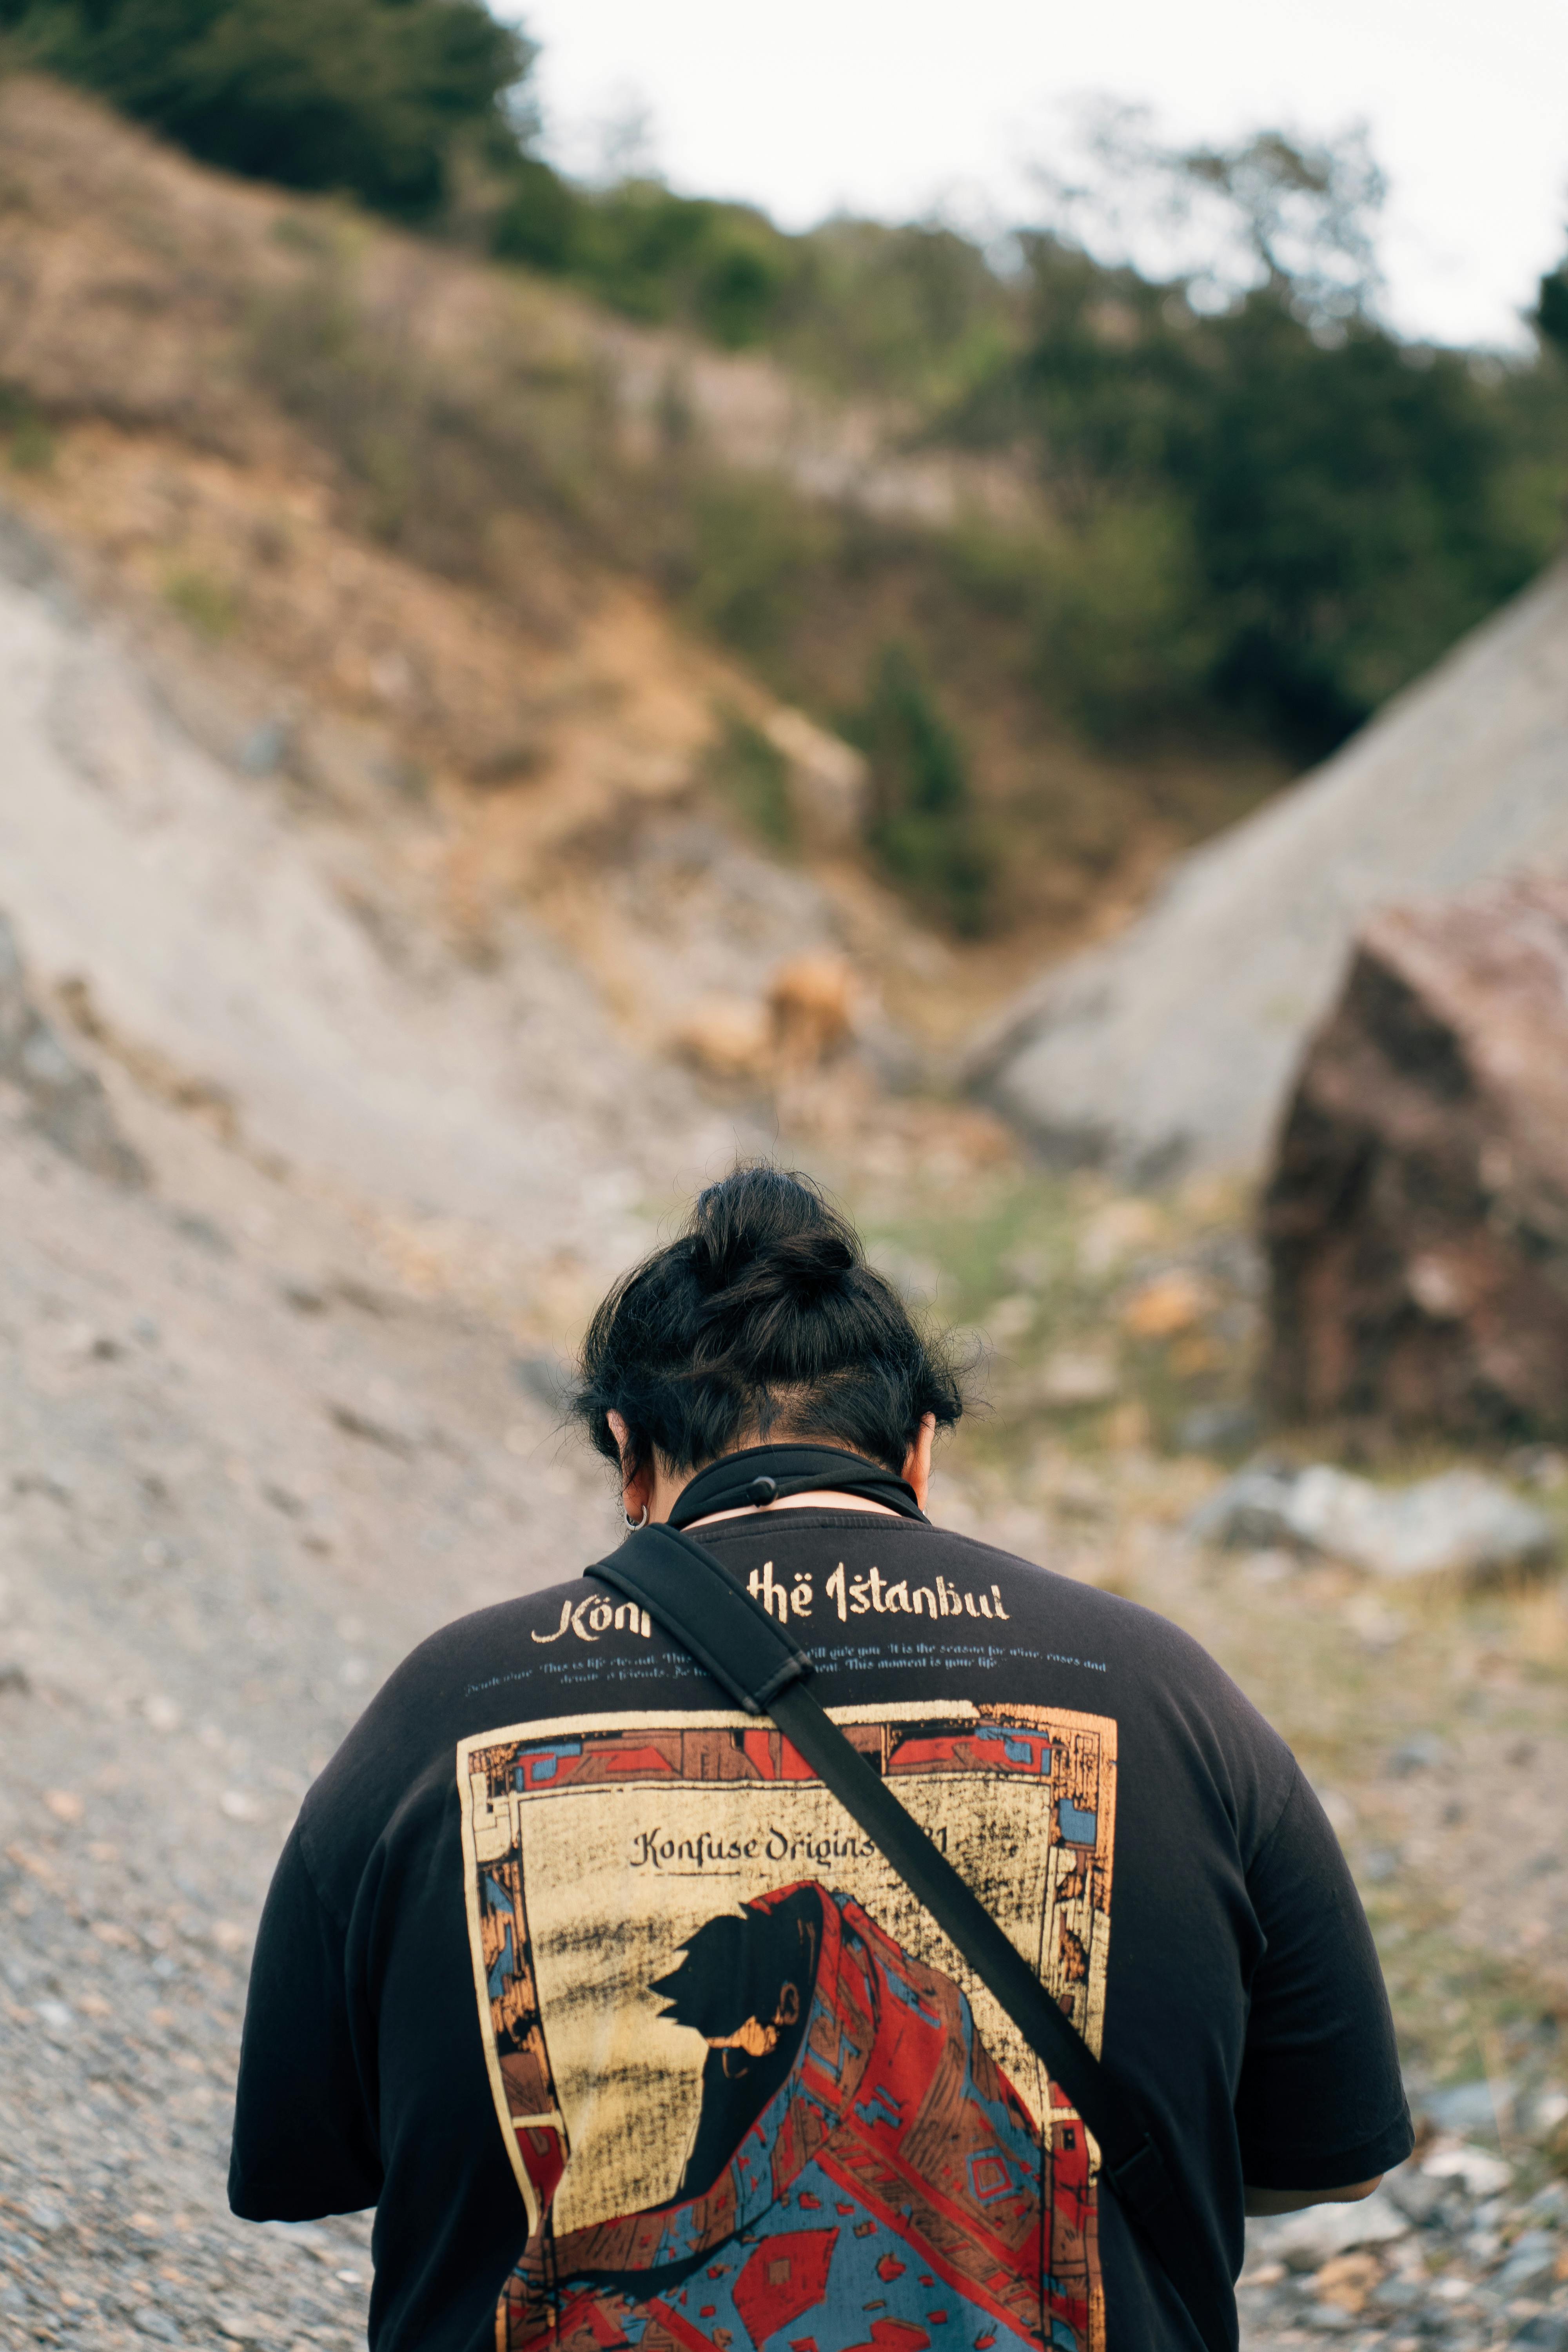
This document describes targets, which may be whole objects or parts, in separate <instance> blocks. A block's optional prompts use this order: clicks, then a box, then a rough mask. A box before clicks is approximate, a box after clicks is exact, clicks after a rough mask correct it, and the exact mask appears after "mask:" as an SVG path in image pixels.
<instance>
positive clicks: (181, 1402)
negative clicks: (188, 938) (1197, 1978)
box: [0, 1088, 1568, 2352]
mask: <svg viewBox="0 0 1568 2352" xmlns="http://www.w3.org/2000/svg"><path fill="white" fill-rule="evenodd" d="M134 1140H135V1141H136V1143H137V1145H138V1148H139V1149H140V1150H142V1152H143V1155H144V1156H145V1157H146V1158H147V1160H149V1162H150V1164H152V1166H153V1169H154V1171H160V1170H161V1171H163V1172H162V1175H161V1176H160V1177H159V1179H158V1181H157V1182H156V1183H155V1184H154V1186H153V1189H152V1190H150V1191H147V1192H117V1191H115V1190H113V1189H112V1188H110V1187H109V1186H107V1185H106V1184H104V1183H102V1182H100V1181H99V1180H97V1179H95V1178H93V1177H92V1176H90V1175H89V1174H88V1173H86V1172H85V1171H83V1170H81V1169H79V1168H78V1167H77V1166H75V1165H74V1164H73V1163H72V1162H70V1161H69V1160H66V1159H64V1158H62V1157H61V1156H60V1155H59V1154H58V1152H57V1151H55V1150H53V1149H52V1148H51V1147H50V1146H48V1145H47V1144H46V1143H45V1142H43V1141H42V1140H41V1139H39V1138H38V1137H37V1135H36V1134H35V1133H33V1132H32V1131H31V1130H30V1129H29V1128H28V1127H27V1125H26V1118H25V1116H24V1111H23V1107H22V1105H21V1103H20V1101H19V1099H18V1098H15V1097H7V1096H6V1092H5V1089H4V1088H0V1198H3V1199H4V1201H5V1212H6V1213H5V1220H4V1225H3V1229H0V1910H3V1912H4V1918H5V1931H4V1936H3V1937H0V2345H4V2346H10V2345H16V2346H18V2347H21V2346H26V2345H27V2344H30V2343H63V2344H69V2345H75V2346H81V2347H91V2352H97V2347H111V2346H117V2345H127V2344H131V2343H132V2342H134V2341H136V2340H138V2339H140V2338H150V2339H152V2340H153V2342H162V2343H167V2344H185V2345H191V2346H221V2345H222V2344H223V2343H225V2342H230V2343H255V2344H258V2345H261V2346H268V2347H271V2346H278V2347H304V2346H306V2345H310V2344H322V2345H333V2344H348V2343H351V2342H356V2341H362V2340H363V2324H364V2301H365V2293H366V2286H367V2283H368V2273H369V2263H368V2234H369V2233H368V2220H367V2218H366V2217H350V2218H347V2219H343V2220H340V2221H329V2222H325V2223H322V2224H320V2225H316V2226H312V2227H310V2228H303V2229H281V2228H268V2229H257V2228H254V2227H251V2226H248V2225H246V2224H243V2223H240V2222H237V2221H233V2220H232V2219H231V2218H230V2217H229V2215H228V2213H227V2211H226V2204H225V2195H224V2178H225V2169H226V2152H227V2139H228V2131H229V2120H230V2098H231V2091H232V2084H233V2077H234V2067H235V2060H236V2055H237V2036H238V2029H239V2022H240V2017H241V2013H242V2009H243V2001H244V1989H245V1975H246V1967H247V1955H248V1949H249V1941H250V1936H251V1932H252V1929H253V1927H254V1923H255V1920H256V1917H257V1915H258V1909H259V1906H260V1902H261V1899H262V1895H263V1894H264V1891H265V1887H266V1884H267V1879H268V1873H269V1871H270V1868H271V1864H272V1861H273V1858H274V1856H275V1854H276V1853H277V1850H278V1847H279V1843H280V1842H281V1839H282V1837H283V1835H284V1833H285V1831H286V1829H287V1826H288V1824H289V1820H290V1819H291V1817H292V1815H293V1812H294V1810H295V1808H296V1806H297V1804H298V1801H299V1799H300V1796H301V1795H302V1793H303V1791H304V1790H305V1788H306V1787H307V1785H308V1783H309V1780H310V1777H311V1776H312V1775H313V1774H314V1773H315V1772H316V1771H317V1770H319V1769H320V1768H321V1764H322V1762H323V1761H324V1760H325V1759H326V1757H327V1756H328V1755H329V1754H330V1753H331V1748H333V1746H334V1745H335V1744H336V1742H337V1741H338V1740H339V1739H340V1738H341V1737H342V1733H343V1732H344V1730H345V1729H346V1728H347V1727H348V1725H349V1723H350V1721H351V1720H352V1719H353V1716H354V1714H355V1713H356V1712H357V1710H358V1709H359V1707H360V1706H362V1705H363V1701H364V1699H365V1697H366V1696H368V1695H369V1693H370V1692H371V1691H372V1690H373V1689H374V1686H375V1685H376V1683H377V1682H378V1681H379V1680H380V1678H381V1676H382V1675H384V1673H385V1672H386V1671H387V1670H388V1669H389V1668H390V1667H391V1665H392V1664H395V1661H396V1660H397V1659H398V1658H399V1657H400V1656H401V1655H403V1654H405V1651H406V1650H407V1649H408V1648H409V1647H410V1646H411V1645H412V1644H413V1643H415V1642H416V1641H417V1640H418V1639H419V1638H420V1637H421V1636H422V1634H424V1633H426V1632H427V1631H428V1630H429V1629H430V1628H431V1627H432V1626H434V1625H435V1624H437V1623H438V1622H442V1621H444V1620H445V1619H447V1618H449V1617H451V1616H453V1615H456V1614H458V1612H461V1611H462V1610H465V1609H468V1608H471V1607H475V1606H479V1605H482V1604H483V1603H484V1602H486V1601H490V1600H493V1599H495V1598H497V1597H499V1596H500V1594H501V1593H503V1592H505V1591H517V1590H520V1589H527V1587H528V1586H529V1585H531V1584H540V1583H544V1582H547V1581H549V1580H552V1578H554V1577H556V1576H559V1575H560V1574H561V1573H563V1570H566V1569H568V1568H569V1567H571V1566H573V1565H574V1564H576V1563H577V1562H578V1561H580V1560H581V1559H584V1558H586V1557H591V1556H592V1555H593V1553H594V1552H595V1551H596V1550H597V1549H602V1548H604V1546H605V1545H606V1544H607V1543H608V1542H609V1541H610V1540H611V1539H612V1538H613V1535H614V1530H615V1518H614V1513H613V1509H612V1507H611V1502H610V1497H609V1496H608V1495H607V1494H606V1492H605V1488H604V1486H603V1485H602V1484H601V1483H600V1481H599V1480H598V1478H597V1477H596V1475H595V1472H594V1471H593V1469H592V1468H591V1466H590V1465H587V1464H586V1463H585V1462H584V1461H583V1460H582V1459H581V1458H580V1457H576V1456H574V1454H572V1453H571V1452H570V1451H569V1450H568V1449H567V1448H566V1447H564V1446H563V1444H561V1443H560V1442H559V1440H558V1439H557V1437H556V1436H555V1434H554V1430H553V1424H552V1414H551V1411H550V1409H549V1407H548V1405H547V1404H546V1403H545V1402H542V1400H541V1391H542V1390H543V1391H547V1390H548V1364H547V1363H546V1362H543V1361H542V1360H540V1359H538V1358H531V1359H521V1360H520V1357H519V1355H518V1352H517V1349H516V1348H515V1347H514V1345H513V1344H512V1343H511V1342H510V1341H509V1339H507V1337H506V1335H505V1334H504V1332H503V1331H502V1330H500V1328H498V1326H497V1325H496V1324H495V1323H494V1322H493V1321H490V1320H488V1319H486V1318H484V1317H483V1316H481V1315H479V1313H477V1312H466V1311H463V1310H460V1309H459V1308H458V1307H453V1306H450V1305H447V1304H442V1303H439V1302H438V1301H435V1302H433V1301H431V1300H429V1299H422V1298H421V1297H418V1296H416V1295H415V1293H414V1292H413V1291H411V1290H409V1289H408V1288H406V1287H400V1286H399V1285H398V1283H397V1281H396V1279H395V1272H394V1270H393V1269H392V1268H391V1267H389V1265H388V1264H387V1262H386V1261H385V1260H384V1259H383V1258H379V1257H378V1256H377V1255H376V1254H375V1251H374V1248H373V1247H372V1246H371V1244H369V1243H367V1242H366V1241H365V1239H364V1234H363V1221H360V1222H356V1221H355V1220H354V1219H353V1218H351V1217H349V1216H347V1215H344V1214H342V1213H339V1212H338V1211H336V1210H334V1209H332V1208H331V1205H330V1204H323V1203H322V1202H320V1201H312V1200H310V1199H307V1198H305V1197H303V1196H302V1195H301V1194H300V1193H298V1192H293V1191H290V1190H289V1187H288V1186H287V1185H286V1184H284V1183H283V1182H282V1181H279V1180H277V1179H274V1178H269V1177H268V1176H266V1175H265V1174H263V1173H262V1172H260V1171H258V1170H257V1169H256V1168H255V1167H254V1166H253V1165H251V1164H250V1163H248V1162H247V1161H246V1160H244V1159H243V1158H242V1157H241V1156H240V1155H237V1154H236V1153H234V1152H232V1151H226V1150H223V1149H222V1148H221V1147H220V1146H219V1145H218V1144H217V1143H216V1141H212V1140H210V1139H206V1140H204V1139H202V1137H201V1136H200V1134H199V1132H198V1131H197V1130H196V1129H194V1128H193V1127H192V1125H191V1123H190V1122H189V1121H188V1120H187V1121H184V1122H183V1123H182V1122H180V1121H179V1120H178V1119H177V1118H176V1116H175V1114H174V1113H172V1112H166V1111H162V1110H152V1111H148V1112H146V1113H145V1115H144V1116H142V1118H140V1121H139V1123H138V1124H136V1128H135V1134H134ZM176 1147H177V1148H176ZM176 1166H177V1168H178V1171H179V1183H178V1186H177V1188H176V1186H175V1185H174V1182H173V1181H172V1179H171V1176H170V1171H171V1170H172V1169H174V1168H175V1167H176ZM954 1499H955V1501H956V1500H957V1499H958V1498H957V1496H956V1495H955V1497H954ZM1428 1777H1432V1778H1433V1780H1434V1788H1435V1789H1436V1767H1434V1768H1433V1769H1432V1773H1431V1775H1429V1776H1428ZM1398 1785H1399V1786H1400V1787H1401V1788H1404V1787H1405V1782H1403V1781H1402V1782H1400V1783H1399V1784H1398ZM1412 1785H1424V1783H1423V1782H1422V1776H1420V1775H1415V1776H1413V1777H1412ZM1439 1794H1440V1792H1439ZM1432 1802H1433V1803H1434V1804H1436V1803H1437V1802H1438V1797H1437V1796H1434V1798H1433V1799H1432ZM1542 2032H1543V2033H1545V2032H1546V2029H1545V2028H1544V2027H1543V2029H1542ZM1547 2038H1548V2040H1549V2039H1550V2036H1549V2035H1548V2037H1547ZM1554 2063H1556V2061H1555V2056H1554V2053H1552V2051H1550V2050H1548V2049H1547V2048H1546V2044H1545V2042H1543V2043H1542V2050H1541V2051H1538V2052H1536V2053H1535V2055H1534V2057H1533V2058H1532V2059H1531V2071H1530V2072H1529V2080H1528V2084H1527V2087H1526V2089H1525V2091H1524V2093H1523V2094H1522V2095H1521V2101H1520V2103H1519V2104H1518V2105H1517V2106H1516V2109H1515V2111H1514V2112H1513V2113H1511V2114H1510V2116H1509V2118H1508V2123H1507V2131H1506V2134H1505V2136H1504V2138H1505V2145H1506V2147H1507V2149H1508V2155H1507V2157H1506V2158H1505V2157H1502V2156H1500V2155H1499V2154H1498V2153H1497V2152H1496V2151H1497V2146H1498V2134H1497V2129H1496V2123H1495V2120H1494V2119H1493V2117H1492V2116H1491V2112H1490V2107H1489V2100H1488V2095H1487V2092H1486V2088H1485V2086H1484V2085H1481V2086H1479V2090H1477V2091H1476V2092H1473V2093H1470V2094H1464V2095H1459V2096H1458V2103H1457V2104H1456V2100H1455V2097H1454V2096H1453V2095H1447V2097H1446V2098H1445V2097H1443V2096H1439V2097H1436V2098H1434V2099H1432V2100H1431V2101H1430V2102H1429V2103H1428V2105H1429V2106H1430V2109H1431V2116H1430V2124H1431V2126H1432V2130H1433V2131H1435V2135H1436V2136H1432V2132H1431V2131H1429V2135H1428V2137H1427V2139H1426V2141H1425V2142H1424V2144H1423V2148H1422V2152H1421V2156H1420V2158H1419V2159H1418V2160H1417V2161H1416V2162H1415V2164H1413V2165H1412V2166H1411V2167H1408V2168H1405V2176H1404V2177H1403V2178H1401V2179H1397V2180H1395V2181H1394V2183H1393V2184H1392V2187H1391V2189H1390V2190H1389V2191H1388V2192H1386V2193H1384V2195H1381V2196H1379V2197H1378V2198H1377V2199H1376V2200H1373V2204H1372V2205H1371V2206H1369V2207H1366V2208H1357V2209H1353V2211H1352V2210H1348V2209H1336V2208H1319V2209H1316V2210H1314V2211H1313V2212H1312V2213H1311V2214H1310V2215H1308V2216H1306V2217H1302V2219H1301V2220H1300V2221H1289V2222H1286V2223H1283V2224H1265V2225H1260V2226H1258V2227H1255V2229H1254V2231H1253V2232H1252V2239H1253V2243H1252V2247H1251V2252H1250V2254H1249V2259H1248V2267H1247V2274H1246V2278H1245V2281H1244V2284H1243V2288H1242V2295H1241V2300H1242V2307H1243V2315H1244V2343H1245V2345H1246V2346H1247V2347H1248V2352H1272V2347H1286V2346H1289V2345H1297V2344H1304V2343H1308V2342H1310V2341H1315V2340H1316V2339H1317V2338H1319V2337H1320V2336H1339V2337H1342V2338H1343V2339H1344V2341H1345V2343H1346V2344H1347V2345H1349V2346H1352V2347H1359V2352H1367V2347H1372V2346H1373V2345H1377V2346H1380V2347H1389V2352H1394V2347H1402V2352H1417V2347H1420V2352H1425V2347H1427V2346H1433V2345H1435V2346H1443V2347H1467V2352H1468V2347H1474V2352H1481V2347H1494V2346H1502V2345H1514V2344H1517V2345H1520V2346H1521V2347H1536V2352H1550V2348H1551V2347H1558V2352H1568V2228H1564V2226H1563V2224H1564V2219H1565V2215H1564V2202H1565V2200H1564V2195H1563V2189H1562V2188H1561V2186H1559V2185H1553V2184H1552V2183H1551V2182H1550V2180H1549V2179H1547V2173H1546V2168H1545V2166H1544V2165H1543V2163H1542V2158H1541V2155H1540V2152H1539V2151H1540V2147H1542V2145H1544V2144H1545V2143H1546V2142H1548V2141H1549V2140H1551V2139H1552V2136H1553V2134H1560V2133H1561V2131H1562V2129H1563V2115H1562V2114H1561V2113H1560V2112H1559V2108H1560V2107H1562V2108H1568V2101H1564V2100H1563V2097H1562V2094H1561V2092H1560V2091H1554V2090H1552V2088H1551V2087H1550V2070H1551V2066H1552V2064H1554ZM1467 2097H1468V2099H1469V2105H1468V2106H1467V2105H1466V2099H1467ZM1554 2100H1555V2101H1556V2102H1557V2105H1553V2101H1554ZM1543 2183H1544V2184H1545V2185H1544V2186H1542V2184H1543Z"/></svg>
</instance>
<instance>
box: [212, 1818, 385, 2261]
mask: <svg viewBox="0 0 1568 2352" xmlns="http://www.w3.org/2000/svg"><path fill="white" fill-rule="evenodd" d="M344 1943H345V1937H344V1931H343V1930H342V1928H341V1927H339V1926H338V1925H337V1923H336V1921H335V1920H334V1919H333V1918H332V1917H331V1915H330V1913H329V1912H328V1910H327V1908H326V1906H325V1905H324V1904H323V1903H322V1901H321V1895H320V1894H319V1892H318V1890H317V1887H316V1885H315V1882H314V1880H313V1878H312V1876H311V1874H310V1866H309V1864H308V1863H307V1861H306V1858H305V1853H304V1849H303V1846H302V1844H301V1841H300V1831H299V1829H298V1827H296V1828H295V1830H294V1832H293V1834H292V1835H291V1836H290V1838H289V1843H288V1844H287V1845H286V1846H285V1847H284V1849H283V1853H282V1855H281V1857H280V1859H279V1864H278V1868H277V1870H276V1871H275V1873H274V1874H273V1879H272V1886H271V1890H270V1892H269V1893H268V1897H267V1904H266V1907H265V1909H264V1910H263V1912H262V1915H261V1926H260V1928H259V1930H258V1935H257V1939H256V1954H255V1958H254V1959H253V1961H252V1963H251V1970H250V1989H249V1992H248V1994H247V1999H246V2005H245V2032H244V2037H243V2040H242V2042H241V2045H240V2055H239V2083H238V2087H237V2091H236V2094H235V2112H234V2146H233V2148H232V2151H231V2154H230V2158H229V2168H228V2201H229V2204H230V2206H231V2208H232V2209H233V2210H234V2211H235V2212H236V2213H237V2214H239V2215H240V2216H241V2217H242V2218H243V2219H244V2220H246V2221H314V2220H316V2219H318V2218H319V2217H320V2216H321V2214H323V2213H353V2212H358V2211H359V2210H362V2208H363V2207H364V2206H367V2205H374V2203H375V2201H376V2200H377V2198H378V2196H379V2195H380V2193H381V2179H382V2171H381V2157H380V2152H379V2149H378V2147H377V2139H376V2131H375V2124H374V2116H373V2115H372V2113H371V2111H370V2107H369V2105H368V2104H367V2101H366V2098H365V2093H364V2087H363V2078H362V2074H361V2068H360V2064H359V2062H358V2058H357V2056H356V2048H355V2045H356V2041H360V2040H363V2032H361V2033H360V2034H356V2031H355V2028H356V2020H355V2019H354V2017H353V2014H352V2011H351V2002H350V1996H349V1991H348V1971H347V1968H346V1964H345V1952H344ZM357 2022H359V2023H360V2024H361V2025H362V2027H363V2021H357Z"/></svg>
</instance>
